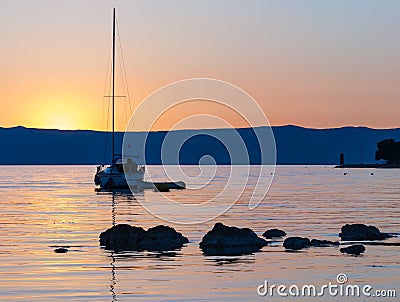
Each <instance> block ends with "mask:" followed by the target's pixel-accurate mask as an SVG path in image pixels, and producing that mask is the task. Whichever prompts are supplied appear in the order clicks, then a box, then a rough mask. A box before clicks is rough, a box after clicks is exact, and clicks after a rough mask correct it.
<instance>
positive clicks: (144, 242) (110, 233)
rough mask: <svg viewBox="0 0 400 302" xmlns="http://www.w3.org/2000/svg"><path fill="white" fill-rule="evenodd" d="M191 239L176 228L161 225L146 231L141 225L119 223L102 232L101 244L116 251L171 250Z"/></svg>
mask: <svg viewBox="0 0 400 302" xmlns="http://www.w3.org/2000/svg"><path fill="white" fill-rule="evenodd" d="M188 242H189V240H188V239H187V238H186V237H184V236H183V235H182V234H181V233H179V232H177V231H175V229H173V228H171V227H168V226H163V225H159V226H156V227H153V228H150V229H149V230H148V231H145V230H144V229H143V228H141V227H134V226H130V225H128V224H118V225H115V226H113V227H112V228H110V229H108V230H106V231H104V232H102V233H101V234H100V245H102V246H104V247H105V248H106V249H108V250H114V251H117V252H119V251H142V250H148V251H169V250H175V249H179V248H181V247H182V246H183V244H184V243H188Z"/></svg>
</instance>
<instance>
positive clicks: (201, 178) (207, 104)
mask: <svg viewBox="0 0 400 302" xmlns="http://www.w3.org/2000/svg"><path fill="white" fill-rule="evenodd" d="M195 106H198V107H199V106H200V108H201V110H200V111H201V112H200V113H199V112H198V111H193V110H192V108H193V107H195ZM179 108H182V109H181V110H179ZM207 108H210V109H213V110H210V112H207ZM171 117H172V118H174V124H173V126H171V127H170V128H169V129H168V130H169V131H168V132H167V133H166V134H165V137H163V139H162V145H161V146H155V145H154V141H153V144H152V141H151V136H149V133H150V132H151V131H152V130H153V129H154V128H155V127H156V125H158V124H159V123H160V121H161V120H162V119H163V118H165V119H171ZM232 120H234V121H235V120H240V121H242V122H244V123H245V124H246V125H247V127H248V128H250V130H246V132H243V131H242V132H240V131H237V129H235V128H234V127H233V126H232ZM216 124H217V125H219V127H218V128H224V129H220V130H215V129H214V130H207V129H205V130H190V131H189V130H185V131H171V130H176V129H190V128H194V127H193V126H192V125H197V127H196V128H200V127H201V128H208V125H216ZM199 125H202V126H200V127H199ZM260 126H262V127H260ZM134 129H146V131H147V133H143V132H140V133H138V132H135V131H134ZM205 137H206V138H207V139H205ZM246 139H247V141H246ZM210 141H211V142H215V144H213V146H210V147H209V149H210V150H208V151H209V152H206V153H205V154H197V152H196V151H197V149H198V148H196V144H204V142H210ZM133 146H134V147H133ZM215 146H217V147H218V150H219V151H218V152H220V153H219V154H215V153H214V151H215V150H214V149H216V148H215ZM249 146H251V147H250V148H251V149H249ZM160 147H161V165H162V169H163V171H162V174H164V176H165V177H166V181H184V182H185V183H186V188H187V191H186V192H185V194H186V196H187V198H191V199H192V200H196V196H197V193H199V194H200V190H204V189H205V188H206V187H207V186H209V185H210V184H212V183H213V181H214V180H215V179H216V178H218V177H219V175H218V171H217V170H218V165H217V161H218V156H220V154H221V153H222V154H223V156H224V158H226V157H229V163H230V164H231V165H229V166H228V167H229V168H226V169H228V170H229V173H228V175H224V178H223V179H224V181H225V182H224V183H223V185H222V189H220V190H208V191H207V194H203V195H202V196H203V199H204V198H206V199H207V200H206V201H204V200H202V202H201V203H196V202H186V203H183V202H179V201H178V200H179V199H177V198H174V196H175V195H174V194H170V193H165V194H164V193H161V192H160V195H158V196H161V198H162V199H161V200H160V199H159V198H154V199H151V198H146V196H137V199H138V201H139V202H140V204H141V205H142V207H144V208H145V209H146V210H147V211H148V212H150V213H152V214H153V215H155V216H157V217H159V218H161V219H164V220H167V221H170V222H173V223H183V224H193V223H201V222H205V221H208V220H210V219H213V218H216V217H218V216H219V215H221V214H223V213H224V212H226V211H227V210H229V209H230V208H231V207H232V206H233V205H234V204H235V202H236V201H237V200H239V198H240V197H241V196H242V195H243V193H244V192H246V194H248V193H249V191H251V194H250V195H249V199H248V207H249V208H250V209H254V208H255V207H257V206H258V205H259V203H260V202H261V201H262V200H263V199H264V198H265V196H266V194H267V192H268V190H269V187H270V185H271V182H272V179H273V175H274V171H275V164H276V147H275V139H274V135H273V132H272V129H271V127H270V124H269V122H268V119H267V117H266V115H265V113H264V111H263V110H262V109H261V107H260V106H259V105H258V104H257V102H256V101H255V100H254V99H253V98H252V97H251V96H250V95H249V94H248V93H246V92H245V91H244V90H243V89H240V88H238V87H236V86H235V85H233V84H230V83H227V82H224V81H221V80H215V79H207V78H200V79H188V80H183V81H178V82H175V83H172V84H169V85H167V86H164V87H162V88H160V89H158V90H157V91H155V92H153V93H152V94H151V95H149V96H148V97H147V98H146V99H144V100H143V101H142V102H141V103H140V104H139V106H138V107H137V108H136V110H135V111H134V113H133V115H132V117H131V119H130V122H129V123H128V126H127V129H126V131H125V135H124V141H123V147H122V152H123V157H128V158H129V157H131V156H138V158H139V159H141V160H142V161H141V162H140V163H142V164H145V165H147V164H148V161H149V158H148V157H149V154H150V155H152V156H153V158H154V149H156V150H159V149H160ZM207 147H208V146H204V145H202V146H201V150H207ZM185 152H186V153H185ZM188 152H192V153H194V154H193V158H197V159H198V163H197V171H198V173H197V174H196V175H192V174H190V173H188V172H187V169H185V167H184V166H183V165H182V163H181V162H180V161H181V160H182V157H183V158H184V157H185V154H186V156H187V154H188ZM190 155H192V154H190ZM252 158H253V159H254V158H256V159H257V161H258V162H259V163H261V165H260V166H257V167H256V168H253V167H251V160H252ZM153 170H154V169H152V167H151V166H147V174H146V180H147V181H149V182H152V181H153V179H154V177H155V176H157V177H159V175H160V172H159V170H154V171H153ZM225 172H226V171H225ZM155 173H157V175H155ZM126 178H127V181H128V184H129V186H130V188H131V189H134V188H135V186H136V185H137V180H135V179H134V178H130V177H129V176H128V175H126ZM218 180H220V179H218ZM218 188H221V184H220V186H219V187H218ZM188 190H189V191H190V192H188ZM178 213H179V215H177V214H178Z"/></svg>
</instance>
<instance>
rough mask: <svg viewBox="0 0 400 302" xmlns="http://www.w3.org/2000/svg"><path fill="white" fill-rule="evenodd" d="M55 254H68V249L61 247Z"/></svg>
mask: <svg viewBox="0 0 400 302" xmlns="http://www.w3.org/2000/svg"><path fill="white" fill-rule="evenodd" d="M54 253H57V254H62V253H68V249H66V248H65V247H59V248H56V249H55V250H54Z"/></svg>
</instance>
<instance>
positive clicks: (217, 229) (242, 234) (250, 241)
mask: <svg viewBox="0 0 400 302" xmlns="http://www.w3.org/2000/svg"><path fill="white" fill-rule="evenodd" d="M267 244H268V243H267V241H266V240H264V239H262V238H260V237H258V236H257V234H256V233H254V232H253V231H252V230H251V229H249V228H237V227H230V226H226V225H224V224H222V223H220V222H218V223H216V224H215V225H214V227H213V229H212V230H211V231H209V232H208V233H207V234H205V235H204V236H203V239H202V241H201V242H200V248H201V249H202V250H203V252H204V254H206V255H243V254H251V253H254V252H257V251H259V250H260V249H261V248H262V247H263V246H265V245H267Z"/></svg>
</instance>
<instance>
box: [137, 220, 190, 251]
mask: <svg viewBox="0 0 400 302" xmlns="http://www.w3.org/2000/svg"><path fill="white" fill-rule="evenodd" d="M188 242H189V240H188V239H187V238H186V237H185V236H183V235H182V234H181V233H179V232H177V231H175V229H173V228H171V227H169V226H164V225H158V226H155V227H153V228H150V229H148V230H147V232H146V234H145V236H144V238H143V239H142V241H141V243H140V244H141V248H142V249H144V250H148V251H170V250H176V249H179V248H181V247H182V246H183V244H185V243H188Z"/></svg>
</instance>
